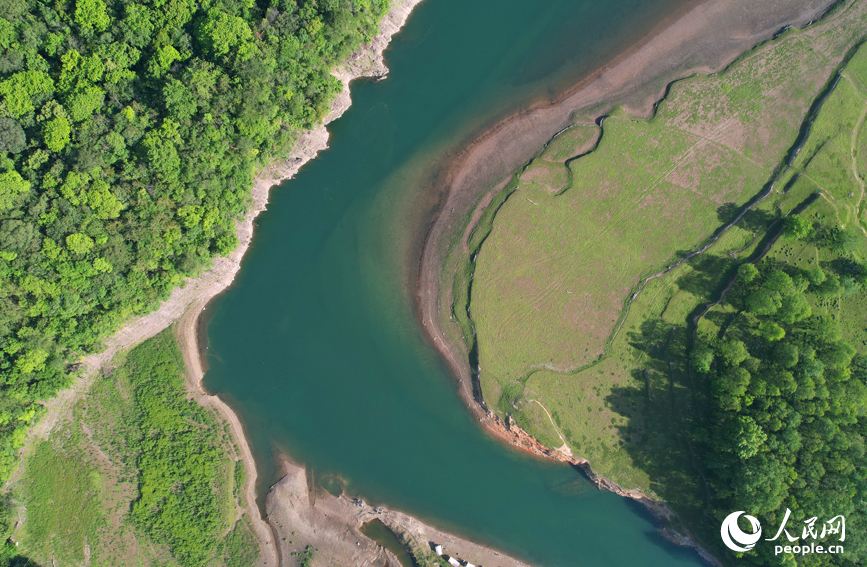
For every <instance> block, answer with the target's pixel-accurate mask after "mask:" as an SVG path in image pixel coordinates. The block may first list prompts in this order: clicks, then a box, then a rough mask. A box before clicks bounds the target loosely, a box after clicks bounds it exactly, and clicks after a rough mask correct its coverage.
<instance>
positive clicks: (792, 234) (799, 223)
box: [783, 215, 813, 240]
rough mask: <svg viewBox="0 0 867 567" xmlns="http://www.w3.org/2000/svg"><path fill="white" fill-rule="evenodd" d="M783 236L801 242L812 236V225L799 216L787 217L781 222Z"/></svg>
mask: <svg viewBox="0 0 867 567" xmlns="http://www.w3.org/2000/svg"><path fill="white" fill-rule="evenodd" d="M783 234H784V235H785V236H786V237H787V238H791V239H793V240H802V239H804V238H808V237H809V236H811V235H812V234H813V225H812V223H810V221H809V220H807V219H806V218H804V217H802V216H801V215H789V216H788V217H786V220H784V221H783Z"/></svg>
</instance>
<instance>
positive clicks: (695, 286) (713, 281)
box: [677, 253, 737, 299]
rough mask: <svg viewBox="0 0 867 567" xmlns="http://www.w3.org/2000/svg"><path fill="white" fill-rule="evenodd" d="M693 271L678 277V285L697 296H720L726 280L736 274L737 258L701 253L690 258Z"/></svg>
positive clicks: (707, 297)
mask: <svg viewBox="0 0 867 567" xmlns="http://www.w3.org/2000/svg"><path fill="white" fill-rule="evenodd" d="M689 266H690V267H691V268H692V270H693V271H691V272H689V273H687V274H686V275H683V276H681V277H679V278H678V279H677V286H678V287H679V288H680V289H682V290H684V291H687V292H689V293H691V294H693V295H695V296H698V297H702V298H706V299H710V298H715V297H717V296H719V294H720V292H721V291H722V288H723V287H725V282H727V281H728V280H729V277H730V276H732V275H734V272H735V270H736V269H737V260H735V259H734V258H732V257H730V256H715V255H713V254H707V253H706V254H701V255H699V256H696V257H694V258H692V259H691V260H689Z"/></svg>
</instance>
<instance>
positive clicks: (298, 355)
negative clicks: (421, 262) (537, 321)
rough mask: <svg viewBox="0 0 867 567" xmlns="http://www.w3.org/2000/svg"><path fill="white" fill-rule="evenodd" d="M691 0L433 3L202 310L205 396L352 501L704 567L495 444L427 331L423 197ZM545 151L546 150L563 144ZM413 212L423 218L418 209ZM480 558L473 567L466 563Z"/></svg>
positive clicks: (635, 566)
mask: <svg viewBox="0 0 867 567" xmlns="http://www.w3.org/2000/svg"><path fill="white" fill-rule="evenodd" d="M680 6H681V2H680V1H679V0H618V1H613V0H609V1H602V0H597V1H588V0H571V1H570V0H547V1H544V2H542V1H531V0H496V1H494V0H473V1H466V0H464V1H460V0H426V1H425V2H423V3H422V4H421V5H419V6H418V7H417V8H416V11H415V12H414V13H413V14H412V16H411V18H410V20H409V22H408V24H407V26H406V27H405V28H404V30H403V31H402V32H401V33H400V34H399V35H398V36H396V37H395V39H394V41H393V43H392V46H391V48H390V49H389V51H388V52H387V54H386V55H387V61H388V64H389V67H390V69H391V73H390V75H389V78H388V79H387V80H385V81H380V82H357V83H355V84H354V85H353V89H352V90H353V106H352V107H351V109H350V110H349V111H348V112H347V113H346V115H344V117H343V118H341V119H340V120H339V121H337V122H335V123H333V124H332V125H331V126H330V127H329V130H330V131H331V133H332V138H331V143H330V145H331V148H330V149H329V150H328V151H326V152H323V153H322V154H320V156H319V158H318V159H316V160H314V161H312V162H310V163H309V164H308V165H306V166H305V167H304V168H303V170H302V171H301V172H300V174H299V175H298V176H297V178H296V179H294V180H291V181H288V182H286V183H284V184H283V185H282V186H281V187H280V188H277V189H275V190H273V191H272V193H271V202H270V204H269V206H268V210H267V211H266V212H265V213H263V214H262V215H261V216H260V217H259V219H258V221H257V228H256V236H255V238H254V241H253V245H252V247H251V249H250V251H249V252H248V253H247V256H246V257H245V258H244V262H243V266H242V269H241V271H240V273H239V274H238V277H237V278H236V281H235V284H234V285H233V286H232V288H231V289H230V290H228V291H227V292H226V293H224V294H223V295H222V296H220V297H219V298H218V299H217V300H216V301H215V302H214V304H212V306H210V307H209V317H210V319H209V323H208V326H207V335H208V339H209V347H208V357H207V363H208V365H209V370H208V372H207V375H206V379H205V385H206V387H207V388H208V389H209V390H210V391H212V392H214V393H218V394H220V395H221V396H222V397H223V398H224V399H226V400H227V401H228V402H229V403H230V404H231V405H232V407H234V408H235V409H236V410H237V412H238V413H239V415H240V416H241V418H242V419H243V420H244V422H245V424H246V426H247V430H248V433H249V436H250V439H251V443H252V445H253V449H254V452H255V454H256V458H257V462H258V465H259V467H260V478H261V479H262V480H263V483H262V486H261V487H260V498H261V497H262V494H264V490H266V489H267V485H268V483H269V482H272V481H273V480H275V476H276V474H277V472H276V471H277V469H276V465H275V459H274V458H273V455H274V452H275V451H286V452H287V453H288V454H289V455H291V457H292V458H293V459H295V460H297V461H299V462H302V463H305V464H306V465H307V466H308V467H309V468H310V469H311V470H313V471H315V473H316V474H320V475H325V476H328V477H329V478H334V477H339V478H340V479H341V480H342V483H343V485H344V488H345V490H346V492H348V493H350V494H355V495H359V496H361V497H363V498H364V499H366V500H368V501H372V502H375V503H381V504H385V505H388V506H391V507H394V508H397V509H401V510H403V511H406V512H408V513H411V514H414V515H416V516H418V517H420V518H422V519H424V520H427V521H429V522H432V523H434V524H436V525H437V526H438V527H440V528H443V529H446V530H452V531H455V532H458V533H460V534H463V535H466V536H469V537H471V538H475V539H477V540H479V541H480V542H483V543H488V544H492V545H494V546H496V547H498V548H500V549H502V550H504V551H506V552H509V553H512V554H515V555H517V556H519V557H521V558H524V559H527V560H530V561H532V562H534V563H536V564H539V565H545V566H554V565H588V566H594V567H604V566H628V567H639V566H660V567H663V566H664V567H669V566H671V567H674V566H680V565H699V564H701V563H700V560H699V559H698V557H697V555H696V554H695V553H693V552H692V551H689V550H685V549H682V548H678V547H675V546H673V545H671V544H668V543H667V542H665V541H664V540H663V539H662V537H660V536H659V535H658V533H657V531H656V528H655V524H654V522H653V520H652V518H651V517H650V516H649V515H648V514H647V513H646V512H645V511H644V510H643V509H642V507H641V506H639V505H638V504H635V503H633V502H631V501H629V500H627V499H624V498H620V497H618V496H615V495H613V494H610V493H608V492H601V491H599V490H597V489H595V488H594V487H593V486H592V485H591V484H590V483H589V482H588V481H587V480H586V479H585V478H584V477H583V476H582V474H581V473H580V472H579V471H576V470H574V469H573V468H571V467H569V466H566V465H561V464H556V463H551V462H544V461H540V460H536V459H532V458H530V457H528V456H525V455H523V454H519V453H517V452H515V451H514V450H512V449H510V448H508V447H506V446H504V445H502V444H501V443H499V442H497V441H495V440H493V439H491V438H489V437H488V436H487V435H486V434H484V433H483V432H482V431H481V429H480V428H479V426H478V424H477V423H476V422H475V421H474V420H473V418H472V417H471V415H470V413H469V412H468V411H467V409H466V408H465V407H464V406H463V405H462V403H461V401H460V399H459V398H458V396H457V394H456V390H455V385H454V380H453V377H452V376H451V375H450V373H449V371H448V369H447V368H446V366H445V364H444V363H443V362H442V361H441V359H440V358H439V356H438V354H437V353H436V351H435V350H433V349H432V348H431V346H430V345H429V344H428V343H427V341H426V340H425V338H424V336H423V335H422V333H421V331H420V330H419V327H418V324H417V322H416V320H415V315H414V312H413V307H412V302H411V300H410V291H408V290H410V289H411V286H408V285H407V282H408V281H410V278H409V275H410V274H413V273H414V270H415V262H416V261H417V257H415V256H414V254H412V253H411V252H412V247H411V246H409V244H408V243H411V242H413V241H414V240H417V235H418V234H419V231H423V230H424V228H425V226H426V223H427V221H428V220H429V219H426V218H425V216H426V211H425V208H424V206H423V205H422V204H423V203H424V202H425V199H424V195H420V192H421V191H424V190H429V189H424V188H426V187H429V184H427V183H425V181H426V180H427V179H429V176H430V175H432V174H434V173H436V172H435V171H434V170H432V168H433V167H434V166H435V164H437V163H439V160H440V159H441V157H442V156H443V155H446V154H444V152H450V151H454V149H455V145H456V144H459V143H460V142H461V141H462V140H465V139H466V137H467V136H468V135H469V134H471V133H472V132H473V131H474V130H476V129H478V128H479V127H481V126H482V125H483V124H485V123H486V122H488V121H490V120H492V119H493V118H495V117H497V116H498V115H501V114H502V113H504V112H507V111H509V110H510V109H514V108H516V107H520V106H521V105H523V104H527V103H528V102H529V101H531V100H533V99H534V98H538V97H544V96H550V95H551V94H552V93H555V92H557V91H558V89H562V88H563V86H564V85H566V84H568V83H570V82H574V81H576V80H577V79H579V78H580V77H581V76H582V75H584V74H586V73H588V72H590V71H592V70H593V69H595V68H597V67H598V66H599V65H600V64H602V63H604V62H605V60H606V59H608V58H610V57H611V56H613V55H615V54H616V53H617V52H618V51H619V50H621V49H623V48H624V47H626V46H628V45H629V44H630V42H633V41H634V40H635V38H637V37H640V36H641V35H642V34H644V33H645V32H647V31H648V29H650V27H651V26H652V25H654V24H655V23H656V22H658V21H660V19H661V18H662V17H664V16H666V15H668V14H670V13H671V12H672V11H673V10H675V9H677V8H679V7H680ZM552 134H553V133H552ZM420 203H421V204H420ZM468 559H470V560H472V558H468Z"/></svg>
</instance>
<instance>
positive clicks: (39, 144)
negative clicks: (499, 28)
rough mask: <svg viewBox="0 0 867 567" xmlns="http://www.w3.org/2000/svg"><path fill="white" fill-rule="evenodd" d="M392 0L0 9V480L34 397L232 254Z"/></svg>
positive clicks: (7, 4) (102, 1)
mask: <svg viewBox="0 0 867 567" xmlns="http://www.w3.org/2000/svg"><path fill="white" fill-rule="evenodd" d="M387 6H388V0H298V1H295V0H261V1H259V2H256V1H255V0H221V1H219V2H212V1H210V0H202V1H200V2H197V1H195V0H152V1H145V2H142V3H138V2H132V1H114V0H77V1H73V0H70V1H64V0H58V1H54V2H48V1H40V0H29V1H28V0H0V384H2V386H0V480H2V479H5V478H7V476H8V474H9V472H10V471H11V470H12V468H13V467H14V466H15V456H14V451H15V449H17V448H18V447H20V446H21V445H22V443H23V441H24V438H25V435H26V429H27V426H28V425H29V424H30V423H31V422H32V420H33V419H34V418H35V417H38V413H39V409H40V407H41V406H39V405H38V403H37V402H38V401H40V400H44V399H46V398H47V397H49V396H51V395H52V394H53V393H54V392H56V391H57V389H58V388H61V387H63V386H64V385H66V384H68V383H69V380H70V376H71V374H72V372H71V370H74V368H71V367H70V365H74V364H75V362H76V361H77V360H78V359H79V357H80V356H81V355H83V354H85V353H87V352H90V351H93V350H94V349H96V348H98V345H99V341H100V339H101V338H102V337H104V336H106V335H107V334H108V333H110V332H111V331H113V330H114V329H116V328H117V327H118V326H119V325H120V324H121V323H122V322H123V321H124V320H126V319H127V318H128V317H130V316H131V315H135V314H140V313H144V312H147V311H149V310H151V309H153V308H154V307H155V306H156V305H157V304H158V302H159V301H160V300H161V299H163V298H165V297H166V296H167V295H168V293H169V292H170V291H171V289H172V288H173V287H175V286H177V285H178V284H180V283H181V282H182V280H183V278H184V277H186V276H189V275H192V274H196V273H197V272H200V271H201V270H202V269H203V267H205V266H207V265H208V263H209V261H210V260H211V259H212V258H213V257H215V256H217V255H224V254H226V253H228V252H229V251H230V250H232V249H233V248H234V247H235V245H236V238H235V234H234V220H235V219H236V218H237V217H238V216H239V215H240V214H242V213H243V211H244V210H245V208H246V207H247V206H248V202H249V193H250V189H251V187H252V182H253V176H254V173H255V171H256V169H257V167H259V166H260V165H262V164H265V163H267V162H269V161H272V160H274V159H279V158H280V156H282V155H285V153H286V152H287V151H288V150H289V149H290V148H291V147H292V145H293V143H294V142H295V140H296V139H297V138H298V136H299V133H300V131H301V130H303V129H305V128H310V127H312V126H313V125H314V124H316V123H317V122H318V121H319V120H320V119H321V118H322V117H323V116H324V115H325V114H326V113H327V111H328V109H329V103H330V100H331V99H332V97H333V96H334V94H335V93H337V92H338V91H339V89H340V88H341V85H340V83H339V82H338V81H337V80H336V79H335V78H333V77H332V76H331V75H330V74H329V70H330V69H331V68H332V67H333V66H334V65H335V63H336V62H338V61H340V60H341V59H342V58H345V57H346V56H347V55H349V54H350V53H351V52H352V51H353V50H354V49H355V48H357V47H358V46H360V45H361V44H362V43H363V42H365V41H368V40H369V39H371V38H372V36H373V35H374V34H375V32H376V29H377V22H378V20H379V18H380V17H381V16H382V15H383V13H384V12H385V10H386V9H387Z"/></svg>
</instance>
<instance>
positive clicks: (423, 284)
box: [416, 0, 835, 565]
mask: <svg viewBox="0 0 867 567" xmlns="http://www.w3.org/2000/svg"><path fill="white" fill-rule="evenodd" d="M834 3H835V2H833V1H831V0H824V1H800V0H789V1H785V2H778V3H776V4H775V5H774V6H772V7H765V6H762V5H757V4H756V3H754V2H747V1H746V0H709V1H705V2H701V3H699V4H698V5H692V6H690V7H689V8H688V9H687V10H686V11H685V13H681V14H678V15H677V16H676V18H675V19H674V21H671V20H669V21H666V22H663V23H662V24H661V25H660V26H659V27H657V29H655V30H654V31H653V32H652V33H650V34H648V35H647V36H645V38H644V39H642V40H641V41H640V42H638V43H637V44H636V45H634V46H632V47H630V48H629V49H627V50H626V51H624V52H623V53H621V54H620V55H619V56H617V57H615V58H614V59H613V60H612V61H611V62H610V63H609V64H608V65H605V66H604V67H602V68H600V69H599V70H597V71H596V72H595V73H593V74H591V75H590V76H588V77H587V78H586V79H584V80H582V81H580V82H579V83H577V84H576V85H575V86H574V87H573V88H571V89H568V90H567V91H566V92H564V93H563V94H562V95H561V96H560V97H558V98H556V99H555V100H554V101H552V102H546V101H540V102H537V103H536V104H533V105H530V106H529V107H528V108H527V109H524V110H521V111H520V112H518V113H515V114H513V115H512V116H509V117H506V118H504V119H502V120H500V121H499V122H497V123H496V124H494V125H492V126H491V127H489V128H487V129H486V130H485V131H483V132H482V133H480V134H478V135H477V137H476V138H475V139H474V140H472V141H470V142H469V143H468V144H466V146H464V149H463V151H462V152H461V153H460V154H459V155H457V156H450V157H452V160H451V161H452V163H450V164H448V166H447V167H446V168H444V170H443V171H440V172H438V175H437V179H436V182H435V183H439V184H443V185H444V187H440V188H439V189H440V190H441V191H443V193H444V197H443V198H442V200H441V202H440V207H439V213H438V214H437V215H436V217H435V218H434V220H433V222H432V223H431V225H430V226H429V228H428V232H427V235H426V239H425V243H424V246H423V251H422V254H421V258H420V260H419V264H418V274H417V288H416V291H417V295H416V301H417V305H416V307H417V309H418V312H419V319H420V321H421V324H422V327H423V328H424V331H425V333H426V334H427V336H428V337H429V339H430V341H431V343H432V344H433V345H434V346H435V347H436V348H437V350H438V351H439V352H440V353H441V355H442V356H443V358H444V359H445V360H446V361H447V363H448V364H449V366H450V367H451V369H452V371H453V373H454V374H455V377H456V384H457V387H458V391H459V393H460V395H461V397H462V398H463V399H464V402H465V403H466V405H467V406H468V407H469V408H470V409H471V410H472V411H473V413H474V414H475V416H476V417H477V418H478V419H479V422H480V423H481V425H482V426H483V428H484V429H485V430H486V431H488V432H489V433H490V434H492V435H494V436H495V437H497V438H499V439H502V440H503V441H505V442H507V443H509V444H511V445H513V446H515V447H517V448H518V449H520V450H523V451H525V452H528V453H530V454H533V455H536V456H539V457H543V458H553V459H556V460H558V461H562V462H568V463H570V464H573V465H574V466H577V467H580V468H581V469H582V470H584V471H585V472H586V473H587V475H588V476H589V477H590V478H591V480H593V481H594V482H595V483H596V484H597V486H598V487H599V488H602V489H606V490H610V491H612V492H615V493H617V494H620V495H623V496H627V497H630V498H633V499H636V500H638V501H639V502H641V503H642V504H644V505H645V506H646V507H648V508H649V509H650V510H651V512H652V513H653V514H654V515H656V516H657V517H658V518H660V519H664V518H668V517H671V516H672V515H674V512H673V511H672V510H670V509H669V508H668V507H667V506H666V505H665V504H663V503H661V502H657V501H655V500H653V499H651V498H648V497H647V496H645V495H644V494H641V493H640V492H638V491H626V490H623V489H622V488H621V487H619V486H617V485H616V484H614V483H612V482H610V481H609V480H607V479H605V478H602V477H598V476H597V475H595V474H594V473H593V471H592V468H591V465H590V463H589V462H588V461H586V460H585V459H580V458H576V457H573V456H571V455H568V454H565V453H560V452H559V451H557V450H555V449H551V448H549V447H545V446H544V445H542V444H541V443H539V442H538V441H537V440H536V439H534V438H533V437H531V436H530V435H529V434H527V433H526V432H524V431H522V430H521V429H520V428H518V427H517V426H515V425H511V424H506V423H503V422H502V421H501V420H500V419H498V418H497V417H496V416H494V415H493V414H491V413H490V412H489V411H488V410H487V408H486V407H485V405H484V401H483V400H482V399H478V397H477V395H476V394H474V391H478V385H475V384H473V378H472V374H471V370H470V367H469V353H468V352H467V350H466V347H465V346H464V342H463V340H462V338H461V335H460V330H459V329H458V328H457V325H456V324H455V323H454V322H453V321H451V317H450V315H451V306H452V304H453V301H454V298H453V295H452V285H451V284H452V282H453V281H454V277H455V274H456V273H457V270H458V269H459V268H460V261H461V260H462V259H465V258H467V257H468V255H469V249H468V248H467V244H466V243H467V235H468V234H469V230H471V228H472V223H474V222H477V221H478V219H479V217H480V216H481V215H480V212H481V209H482V208H484V206H485V205H486V204H487V203H488V202H490V200H491V197H492V196H493V195H494V194H496V193H497V192H499V191H500V190H501V189H502V188H503V187H504V186H505V184H506V183H507V182H508V180H509V179H510V178H511V175H512V174H513V173H515V172H517V171H518V170H519V169H520V168H521V167H522V166H524V165H525V164H526V163H528V162H529V161H530V159H532V158H533V156H534V155H535V153H536V152H537V151H538V150H539V149H540V148H542V147H543V145H544V144H545V143H546V142H547V141H548V140H550V139H551V138H552V137H553V136H554V134H556V133H557V132H559V131H560V130H562V129H563V128H565V127H567V126H568V125H570V124H574V123H591V122H592V121H593V120H594V119H596V118H597V117H599V116H603V115H604V114H606V113H607V112H609V111H610V110H611V109H612V108H614V107H615V106H622V107H625V108H626V109H627V110H628V111H629V112H630V113H632V114H637V115H642V116H649V115H650V114H651V113H652V111H653V108H654V105H655V103H656V102H657V101H658V100H660V99H661V98H662V97H663V96H664V93H665V90H666V88H667V86H668V85H669V84H670V83H671V82H672V81H674V80H677V79H679V78H682V77H687V76H690V75H693V74H698V73H702V74H709V73H714V72H718V71H720V70H722V69H724V68H725V67H726V66H727V65H729V64H730V63H731V62H732V61H734V60H735V59H736V58H737V57H738V56H739V55H740V54H741V53H743V52H745V51H747V50H749V49H751V48H752V47H754V46H756V45H758V44H760V43H762V42H764V41H766V40H768V39H770V38H772V37H773V36H774V35H775V34H776V32H778V31H779V30H780V29H781V28H782V27H784V26H787V25H791V26H803V25H806V24H808V23H810V22H811V21H814V20H815V19H816V18H818V17H821V16H822V15H823V14H824V13H825V12H826V11H827V10H828V8H830V7H831V6H832V5H833V4H834ZM443 180H445V182H444V183H443ZM468 221H469V223H470V225H469V226H468V225H467V222H468ZM664 535H665V536H666V537H667V538H668V539H670V540H671V541H674V542H675V543H678V544H680V545H685V546H688V547H691V548H693V549H695V550H696V551H697V552H698V553H699V555H701V556H702V557H703V558H704V560H705V561H707V562H708V563H710V564H714V565H717V564H719V562H718V561H717V560H716V559H715V558H714V557H713V556H711V555H710V554H709V553H708V552H707V551H705V550H704V549H702V548H701V547H700V546H699V545H697V544H696V543H695V542H694V541H692V538H691V537H690V536H689V535H688V534H675V533H664Z"/></svg>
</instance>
